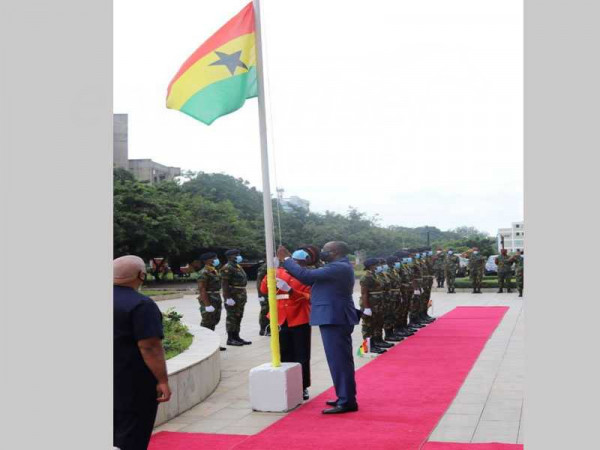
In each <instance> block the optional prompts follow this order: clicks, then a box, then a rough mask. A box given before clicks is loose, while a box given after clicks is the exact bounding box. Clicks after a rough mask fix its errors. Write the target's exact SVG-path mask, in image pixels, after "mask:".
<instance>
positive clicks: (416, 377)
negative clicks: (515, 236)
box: [150, 307, 519, 450]
mask: <svg viewBox="0 0 600 450" xmlns="http://www.w3.org/2000/svg"><path fill="white" fill-rule="evenodd" d="M507 309H508V308H506V307H459V308H455V309H454V310H452V311H451V312H450V313H448V314H446V315H445V316H443V317H442V318H440V319H438V320H437V321H436V322H435V323H433V324H431V325H429V326H428V327H426V328H424V329H422V330H420V331H419V332H418V333H417V334H416V335H415V336H413V337H410V338H408V339H407V340H405V341H404V342H402V343H401V344H399V345H397V346H396V347H395V348H394V349H392V350H390V351H388V352H387V353H386V354H384V355H381V356H380V357H378V358H377V359H375V360H374V361H372V362H370V363H369V364H367V365H365V366H363V367H362V368H361V369H360V370H358V371H357V372H356V380H357V386H358V403H359V407H360V410H359V411H358V412H356V413H351V414H344V415H340V416H324V415H322V414H321V410H322V409H323V408H324V407H325V405H324V402H325V400H326V399H333V398H334V394H333V388H331V389H329V390H327V391H326V392H324V393H323V394H321V395H319V396H318V397H315V398H314V399H312V400H311V401H309V402H308V403H306V404H304V405H302V406H301V407H300V408H298V409H297V410H295V411H293V412H292V413H290V414H288V415H287V416H286V417H284V418H282V419H281V420H279V421H277V422H276V423H274V424H273V425H271V426H270V427H268V428H266V429H265V430H263V431H262V432H260V433H258V434H256V435H252V436H247V437H245V438H244V437H240V436H227V435H225V436H224V435H207V434H190V433H158V434H156V435H155V436H154V437H153V439H152V443H151V445H150V450H163V449H164V450H167V449H168V450H183V449H186V450H188V449H190V450H192V449H201V448H210V449H211V450H221V449H235V450H245V449H252V450H256V449H260V450H263V449H264V450H268V449H277V450H279V449H281V448H282V447H285V450H294V449H308V448H312V449H328V450H334V449H344V450H347V449H351V448H366V449H369V450H379V449H381V450H384V449H386V450H387V449H390V450H391V449H394V450H398V449H400V450H412V449H414V450H417V449H420V448H422V446H423V444H424V443H425V441H426V440H427V438H428V436H429V434H430V433H431V432H432V431H433V429H434V428H435V426H436V425H437V423H438V421H439V420H440V419H441V417H442V416H443V414H444V413H445V411H446V409H447V408H448V407H449V406H450V404H451V402H452V400H453V399H454V397H455V396H456V393H457V392H458V390H459V388H460V387H461V385H462V383H463V382H464V380H465V377H466V376H467V374H468V373H469V371H470V369H471V367H472V366H473V364H474V363H475V361H476V359H477V357H478V356H479V353H480V352H481V350H482V349H483V347H484V345H485V343H486V341H487V340H488V339H489V337H490V335H491V334H492V333H493V331H494V330H495V329H496V327H497V326H498V324H499V323H500V321H501V320H502V317H503V316H504V313H505V312H506V310H507ZM216 436H223V438H224V440H223V441H219V442H217V441H214V440H213V439H214V438H215V437H216ZM229 439H231V440H229ZM427 445H428V447H425V448H426V449H427V450H442V449H444V450H445V449H446V448H447V449H453V450H456V449H458V448H462V447H456V446H454V447H435V446H434V447H429V446H430V445H446V444H445V443H430V444H427ZM455 445H463V444H455ZM464 445H469V447H464V448H473V449H474V450H475V449H477V448H478V447H477V446H474V447H470V446H471V445H475V444H464ZM464 445H463V446H464ZM490 445H494V444H490ZM479 448H480V449H481V450H500V449H502V450H504V448H503V447H489V446H488V447H479ZM511 448H519V447H516V446H512V447H511Z"/></svg>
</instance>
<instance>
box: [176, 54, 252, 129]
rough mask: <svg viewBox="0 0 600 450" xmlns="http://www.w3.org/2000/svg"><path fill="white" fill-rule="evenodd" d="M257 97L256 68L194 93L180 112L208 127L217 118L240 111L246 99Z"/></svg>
mask: <svg viewBox="0 0 600 450" xmlns="http://www.w3.org/2000/svg"><path fill="white" fill-rule="evenodd" d="M257 95H258V86H257V81H256V67H255V66H252V67H250V69H249V70H248V72H244V73H242V74H240V75H235V76H233V77H231V78H226V79H225V80H221V81H218V82H216V83H213V84H211V85H209V86H206V87H205V88H204V89H202V90H200V91H198V92H196V93H195V94H194V95H192V96H191V97H190V99H189V100H188V101H187V102H185V103H184V105H183V106H182V107H181V109H180V111H181V112H183V113H185V114H187V115H189V116H192V117H193V118H194V119H197V120H199V121H200V122H203V123H205V124H206V125H210V124H211V123H213V122H214V121H215V120H216V119H217V118H219V117H221V116H224V115H226V114H229V113H232V112H234V111H237V110H238V109H240V108H241V107H242V106H243V105H244V102H245V101H246V99H247V98H252V97H256V96H257Z"/></svg>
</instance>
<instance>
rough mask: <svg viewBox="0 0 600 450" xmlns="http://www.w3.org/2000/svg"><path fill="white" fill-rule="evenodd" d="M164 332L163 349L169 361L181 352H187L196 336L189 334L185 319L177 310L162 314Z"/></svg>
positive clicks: (168, 310) (172, 309) (171, 309)
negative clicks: (182, 320) (183, 320)
mask: <svg viewBox="0 0 600 450" xmlns="http://www.w3.org/2000/svg"><path fill="white" fill-rule="evenodd" d="M162 316H163V330H164V334H165V338H164V339H163V347H164V348H165V355H166V358H167V359H171V358H173V357H174V356H176V355H179V354H180V353H181V352H183V351H184V350H186V349H187V348H188V347H189V346H190V345H191V344H192V340H193V339H194V336H193V335H192V334H191V333H190V332H189V330H188V327H186V326H185V325H184V324H183V323H182V322H181V318H182V317H183V316H182V315H181V314H179V313H178V312H177V311H175V308H169V309H167V310H166V311H165V312H163V313H162Z"/></svg>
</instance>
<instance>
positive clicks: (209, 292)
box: [206, 291, 221, 294]
mask: <svg viewBox="0 0 600 450" xmlns="http://www.w3.org/2000/svg"><path fill="white" fill-rule="evenodd" d="M206 293H207V294H220V293H221V291H206Z"/></svg>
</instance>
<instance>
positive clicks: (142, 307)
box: [113, 255, 171, 450]
mask: <svg viewBox="0 0 600 450" xmlns="http://www.w3.org/2000/svg"><path fill="white" fill-rule="evenodd" d="M145 278H146V266H145V264H144V261H143V260H142V259H141V258H139V257H137V256H133V255H128V256H122V257H120V258H117V259H115V260H114V261H113V284H114V287H113V312H114V321H113V326H114V334H113V345H114V352H113V358H114V361H113V363H114V365H113V376H114V379H113V383H114V384H113V396H114V398H113V402H114V403H113V426H114V428H113V445H114V446H115V447H118V448H119V449H121V450H146V449H147V448H148V443H149V442H150V436H151V434H152V428H153V426H154V421H155V419H156V412H157V409H158V403H159V402H166V401H169V399H170V398H171V391H170V389H169V383H168V376H167V366H166V363H165V354H164V350H163V346H162V342H161V340H162V339H163V328H162V315H161V313H160V310H159V309H158V306H156V303H154V302H153V301H152V300H151V299H149V298H148V297H145V296H143V295H142V294H140V293H139V292H137V291H138V289H139V287H140V286H141V285H142V283H143V282H144V279H145Z"/></svg>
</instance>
